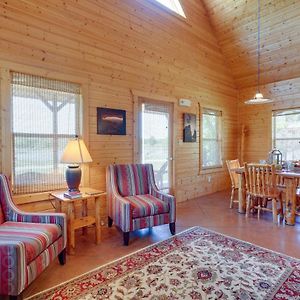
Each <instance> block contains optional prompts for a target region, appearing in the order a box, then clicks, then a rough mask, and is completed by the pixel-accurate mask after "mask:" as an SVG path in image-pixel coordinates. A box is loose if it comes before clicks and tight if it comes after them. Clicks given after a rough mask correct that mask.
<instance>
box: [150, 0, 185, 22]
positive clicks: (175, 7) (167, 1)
mask: <svg viewBox="0 0 300 300" xmlns="http://www.w3.org/2000/svg"><path fill="white" fill-rule="evenodd" d="M156 1H157V2H159V3H161V4H162V5H164V6H166V7H167V8H169V9H171V10H172V11H174V12H176V13H177V14H179V15H181V16H182V17H184V18H186V16H185V13H184V11H183V9H182V6H181V4H180V2H179V0H156Z"/></svg>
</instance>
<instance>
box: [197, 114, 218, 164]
mask: <svg viewBox="0 0 300 300" xmlns="http://www.w3.org/2000/svg"><path fill="white" fill-rule="evenodd" d="M221 117H222V112H221V111H217V110H212V109H205V108H204V109H203V110H202V151H201V153H202V168H203V169H208V168H218V167H222V155H221V145H222V140H221Z"/></svg>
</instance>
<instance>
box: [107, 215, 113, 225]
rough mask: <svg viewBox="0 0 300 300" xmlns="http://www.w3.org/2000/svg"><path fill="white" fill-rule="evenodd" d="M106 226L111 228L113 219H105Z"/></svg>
mask: <svg viewBox="0 0 300 300" xmlns="http://www.w3.org/2000/svg"><path fill="white" fill-rule="evenodd" d="M107 224H108V227H111V226H112V224H113V219H112V218H111V217H107Z"/></svg>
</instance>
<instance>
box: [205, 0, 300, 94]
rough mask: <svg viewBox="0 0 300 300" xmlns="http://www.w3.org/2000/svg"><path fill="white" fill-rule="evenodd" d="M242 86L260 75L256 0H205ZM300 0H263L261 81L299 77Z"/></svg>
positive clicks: (231, 65)
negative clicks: (258, 71)
mask: <svg viewBox="0 0 300 300" xmlns="http://www.w3.org/2000/svg"><path fill="white" fill-rule="evenodd" d="M203 2H204V4H205V6H206V8H207V11H208V14H209V17H210V20H211V23H212V25H213V27H214V29H215V32H216V35H217V38H218V40H219V44H220V46H221V49H222V52H223V54H224V56H225V58H226V60H227V63H228V65H229V67H230V69H231V72H232V76H233V77H234V79H235V82H236V85H237V87H238V88H239V89H241V88H245V87H250V86H255V85H256V78H257V62H256V60H257V1H256V0H203ZM299 51H300V1H299V0H261V84H267V83H273V82H278V81H282V80H288V79H292V78H297V77H300V55H299V53H300V52H299Z"/></svg>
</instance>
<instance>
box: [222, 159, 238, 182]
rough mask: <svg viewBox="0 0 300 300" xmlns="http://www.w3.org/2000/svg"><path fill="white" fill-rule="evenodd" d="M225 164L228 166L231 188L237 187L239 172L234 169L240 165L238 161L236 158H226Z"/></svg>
mask: <svg viewBox="0 0 300 300" xmlns="http://www.w3.org/2000/svg"><path fill="white" fill-rule="evenodd" d="M226 165H227V168H228V172H229V175H230V180H231V187H232V188H238V185H239V176H240V175H239V174H237V173H236V172H235V171H234V169H238V168H240V167H241V165H240V162H239V160H238V159H234V160H226Z"/></svg>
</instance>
